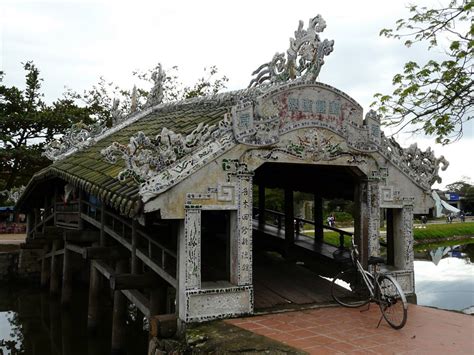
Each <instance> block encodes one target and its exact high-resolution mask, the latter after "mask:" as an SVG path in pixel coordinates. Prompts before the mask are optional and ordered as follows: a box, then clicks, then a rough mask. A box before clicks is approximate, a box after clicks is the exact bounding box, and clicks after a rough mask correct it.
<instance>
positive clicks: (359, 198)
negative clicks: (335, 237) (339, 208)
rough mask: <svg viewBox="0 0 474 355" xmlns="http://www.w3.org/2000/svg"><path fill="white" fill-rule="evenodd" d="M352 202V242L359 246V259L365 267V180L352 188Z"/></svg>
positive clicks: (367, 229) (366, 227)
mask: <svg viewBox="0 0 474 355" xmlns="http://www.w3.org/2000/svg"><path fill="white" fill-rule="evenodd" d="M354 204H355V206H356V210H355V215H354V242H355V243H356V244H357V246H358V248H359V255H360V261H361V263H362V265H363V266H365V267H367V252H366V250H367V245H368V234H369V228H368V206H367V180H362V181H360V182H359V183H358V184H356V186H355V189H354Z"/></svg>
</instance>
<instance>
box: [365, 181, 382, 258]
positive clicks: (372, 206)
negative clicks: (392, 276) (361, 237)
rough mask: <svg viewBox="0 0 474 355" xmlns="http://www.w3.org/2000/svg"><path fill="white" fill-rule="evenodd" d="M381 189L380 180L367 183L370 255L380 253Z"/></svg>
mask: <svg viewBox="0 0 474 355" xmlns="http://www.w3.org/2000/svg"><path fill="white" fill-rule="evenodd" d="M379 194H380V189H379V182H378V181H374V180H371V181H369V182H368V185H367V199H368V201H367V203H368V220H369V228H368V229H369V236H368V237H369V238H368V243H369V256H378V255H379V254H380V242H379V230H380V195H379Z"/></svg>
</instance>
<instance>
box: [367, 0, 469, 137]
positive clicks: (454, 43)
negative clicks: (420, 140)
mask: <svg viewBox="0 0 474 355" xmlns="http://www.w3.org/2000/svg"><path fill="white" fill-rule="evenodd" d="M473 6H474V2H472V1H471V0H451V1H450V3H449V4H448V5H447V6H443V7H440V8H433V9H431V8H427V7H419V6H417V5H412V6H410V7H409V11H410V13H411V15H412V16H411V17H409V18H408V19H400V20H398V21H397V22H396V28H395V29H383V30H382V31H381V32H380V35H381V36H385V37H388V38H396V39H403V40H405V42H404V43H405V46H407V47H410V46H412V45H413V44H416V43H427V44H428V49H434V48H437V49H440V50H441V51H442V52H444V57H443V58H444V59H442V60H435V59H431V60H429V61H428V62H427V63H425V64H419V63H417V62H415V61H409V62H407V63H406V64H405V66H404V68H403V72H402V73H400V74H396V75H395V76H394V77H393V86H394V91H393V93H392V94H391V95H383V94H381V93H378V94H376V95H375V98H376V102H374V103H373V104H372V105H373V106H375V107H376V108H378V109H379V111H380V112H381V113H382V114H383V115H384V116H385V118H384V123H385V124H387V125H392V126H395V127H397V129H398V132H399V131H400V130H402V129H404V128H405V127H407V126H409V125H410V126H411V127H413V131H415V132H418V131H423V132H425V133H426V134H428V135H432V136H434V137H436V141H437V142H438V143H442V144H447V143H450V142H452V141H453V140H454V141H455V140H457V139H459V138H460V137H461V136H462V134H463V124H464V123H465V122H466V121H468V120H470V119H472V117H473V116H472V113H473V100H472V97H473V94H474V92H473V91H474V85H473V80H472V74H473V67H474V62H473V45H474V40H473V35H474V22H473V21H472V18H471V13H472V8H473Z"/></svg>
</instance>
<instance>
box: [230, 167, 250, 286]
mask: <svg viewBox="0 0 474 355" xmlns="http://www.w3.org/2000/svg"><path fill="white" fill-rule="evenodd" d="M237 178H238V182H237V196H236V198H237V214H235V213H231V223H230V228H231V235H230V243H231V245H230V254H231V270H230V280H231V282H232V283H233V284H234V285H238V286H244V285H251V284H252V174H251V173H240V174H238V175H237Z"/></svg>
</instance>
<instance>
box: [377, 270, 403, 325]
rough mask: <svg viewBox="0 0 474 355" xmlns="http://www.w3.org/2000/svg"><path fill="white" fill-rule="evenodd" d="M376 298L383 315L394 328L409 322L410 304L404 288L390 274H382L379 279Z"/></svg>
mask: <svg viewBox="0 0 474 355" xmlns="http://www.w3.org/2000/svg"><path fill="white" fill-rule="evenodd" d="M378 287H379V288H378V292H377V293H376V295H377V296H376V298H377V299H378V303H379V306H380V310H381V311H382V314H383V317H384V318H385V320H386V321H387V323H388V324H390V326H391V327H392V328H394V329H401V328H403V326H404V325H405V323H406V322H407V309H408V304H407V300H406V298H405V294H404V293H403V290H402V288H401V287H400V285H399V284H398V282H397V281H396V280H395V279H394V278H393V277H392V276H390V275H382V276H380V277H379V279H378Z"/></svg>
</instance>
